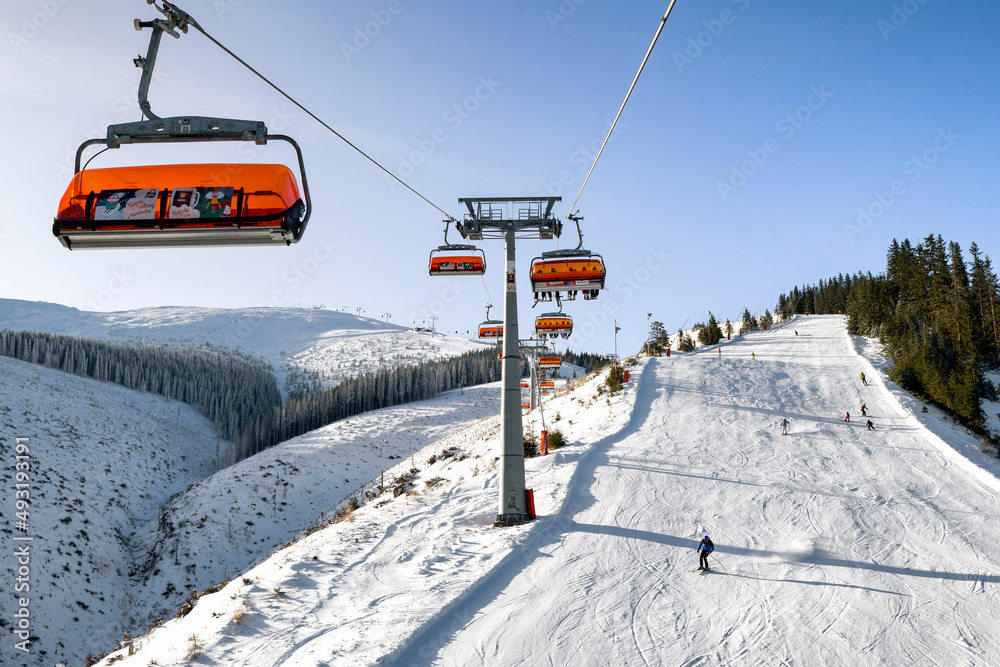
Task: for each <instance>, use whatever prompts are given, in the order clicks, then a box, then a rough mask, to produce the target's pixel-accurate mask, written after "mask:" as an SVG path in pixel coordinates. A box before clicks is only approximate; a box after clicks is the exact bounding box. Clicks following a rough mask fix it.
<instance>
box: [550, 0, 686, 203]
mask: <svg viewBox="0 0 1000 667" xmlns="http://www.w3.org/2000/svg"><path fill="white" fill-rule="evenodd" d="M675 2H677V0H670V4H669V5H668V6H667V11H666V12H664V14H663V18H662V19H660V25H659V26H657V28H656V34H654V35H653V41H651V42H650V43H649V48H648V49H646V55H645V56H643V58H642V62H641V63H639V70H638V71H637V72H636V73H635V77H634V78H633V79H632V85H630V86H629V87H628V92H627V93H625V99H624V100H622V105H621V107H619V108H618V113H617V114H615V119H614V120H613V121H611V127H609V128H608V134H607V136H605V137H604V143H602V144H601V149H600V150H599V151H597V155H596V156H595V157H594V163H593V164H591V165H590V171H588V172H587V177H586V178H585V179H583V185H581V186H580V191H579V192H578V193H577V194H576V199H574V200H573V204H572V205H571V206H570V207H569V210H570V213H573V212H574V211H576V203H577V202H578V201H580V196H581V195H582V194H583V189H584V188H585V187H587V181H589V180H590V175H591V174H593V173H594V167H596V166H597V161H598V160H600V159H601V153H603V152H604V147H605V146H607V145H608V141H610V140H611V133H612V132H614V131H615V125H617V124H618V119H619V118H620V117H621V115H622V111H624V110H625V105H626V104H627V103H628V98H629V96H630V95H632V89H633V88H635V84H636V82H637V81H638V80H639V75H640V74H642V69H643V68H644V67H645V66H646V61H647V60H649V54H651V53H652V52H653V47H654V46H655V45H656V40H657V39H659V37H660V33H661V32H662V31H663V26H664V25H665V24H666V22H667V18H668V17H669V16H670V11H671V10H672V9H673V8H674V3H675ZM568 218H569V214H567V215H566V217H565V218H563V220H566V219H568Z"/></svg>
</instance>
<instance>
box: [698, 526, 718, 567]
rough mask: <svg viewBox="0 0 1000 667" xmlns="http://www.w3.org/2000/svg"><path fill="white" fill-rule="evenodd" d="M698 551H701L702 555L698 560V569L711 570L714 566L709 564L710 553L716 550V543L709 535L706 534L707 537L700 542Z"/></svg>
mask: <svg viewBox="0 0 1000 667" xmlns="http://www.w3.org/2000/svg"><path fill="white" fill-rule="evenodd" d="M698 551H699V552H701V556H700V557H699V560H698V563H699V565H698V569H699V570H711V569H712V568H710V567H709V566H708V554H710V553H712V552H713V551H715V545H714V544H713V543H712V540H710V539H708V535H706V536H705V539H703V540H702V541H701V542H699V543H698Z"/></svg>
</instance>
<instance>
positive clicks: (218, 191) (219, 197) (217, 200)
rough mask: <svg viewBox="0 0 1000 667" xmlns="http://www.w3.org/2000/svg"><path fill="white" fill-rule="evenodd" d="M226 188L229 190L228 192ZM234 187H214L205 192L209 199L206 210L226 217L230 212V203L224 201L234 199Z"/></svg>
mask: <svg viewBox="0 0 1000 667" xmlns="http://www.w3.org/2000/svg"><path fill="white" fill-rule="evenodd" d="M226 190H229V192H228V194H227V193H226ZM232 196H233V195H232V188H213V189H211V190H209V191H208V192H207V193H205V198H206V199H208V206H207V207H206V212H207V213H210V214H211V215H212V216H215V217H225V216H228V215H229V213H230V209H229V204H228V203H224V202H228V201H229V200H230V199H232Z"/></svg>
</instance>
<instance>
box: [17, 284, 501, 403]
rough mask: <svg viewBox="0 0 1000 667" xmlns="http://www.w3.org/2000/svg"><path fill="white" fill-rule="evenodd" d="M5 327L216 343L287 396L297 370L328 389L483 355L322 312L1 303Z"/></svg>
mask: <svg viewBox="0 0 1000 667" xmlns="http://www.w3.org/2000/svg"><path fill="white" fill-rule="evenodd" d="M0 329H10V330H12V331H40V332H45V333H53V334H67V335H71V336H78V337H82V338H100V339H104V340H112V341H146V342H152V343H195V344H199V345H202V344H205V343H206V342H208V343H211V344H212V345H214V346H216V347H226V348H229V349H233V350H242V351H243V352H246V353H248V354H251V355H253V356H255V357H260V358H262V359H264V360H265V361H266V362H268V363H270V364H271V366H273V367H274V372H275V375H276V376H277V378H278V388H279V389H281V390H282V392H285V391H286V379H287V377H288V375H289V372H290V371H298V372H299V373H302V374H305V375H307V376H309V377H315V378H317V379H319V380H320V381H321V383H322V384H323V385H324V386H327V387H330V386H334V385H336V384H337V383H338V382H340V381H341V380H344V379H345V378H348V377H351V376H354V375H360V374H361V373H365V372H368V371H373V370H377V369H378V368H379V366H380V365H382V364H388V365H390V366H395V365H398V364H407V363H419V362H421V361H427V360H431V359H443V358H447V357H452V356H457V355H460V354H463V353H465V352H468V351H470V350H479V349H482V348H483V344H482V343H479V342H473V341H470V340H466V339H464V338H458V337H454V336H444V335H441V334H431V333H429V332H428V333H420V332H416V331H411V330H409V329H407V328H405V327H400V326H397V325H395V324H391V323H390V324H386V322H384V321H382V320H378V319H372V318H368V317H360V316H358V315H355V314H353V313H348V312H340V311H336V310H333V311H331V310H323V309H316V308H240V309H226V308H194V307H179V306H172V307H163V308H142V309H139V310H127V311H120V312H110V313H103V312H88V311H82V310H78V309H76V308H71V307H69V306H61V305H58V304H52V303H38V302H34V301H18V300H14V299H0Z"/></svg>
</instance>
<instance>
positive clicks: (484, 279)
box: [479, 276, 497, 319]
mask: <svg viewBox="0 0 1000 667" xmlns="http://www.w3.org/2000/svg"><path fill="white" fill-rule="evenodd" d="M479 279H480V280H482V281H483V289H484V290H486V299H487V300H488V301H489V304H490V308H492V309H493V310H496V309H497V307H496V306H494V305H493V297H491V296H490V288H489V287H487V286H486V278H484V277H483V276H479ZM487 319H489V312H487Z"/></svg>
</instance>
